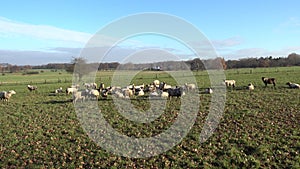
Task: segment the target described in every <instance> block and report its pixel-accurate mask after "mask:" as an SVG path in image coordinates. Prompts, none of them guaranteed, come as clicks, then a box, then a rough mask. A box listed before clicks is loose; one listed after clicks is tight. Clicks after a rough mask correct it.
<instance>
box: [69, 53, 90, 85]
mask: <svg viewBox="0 0 300 169" xmlns="http://www.w3.org/2000/svg"><path fill="white" fill-rule="evenodd" d="M66 71H67V72H69V73H73V74H76V75H77V76H78V78H79V81H81V80H82V77H83V76H84V75H86V74H88V73H90V72H91V71H93V66H90V65H89V64H88V63H86V60H85V59H84V58H81V57H79V58H73V59H72V61H71V64H70V65H69V66H67V67H66Z"/></svg>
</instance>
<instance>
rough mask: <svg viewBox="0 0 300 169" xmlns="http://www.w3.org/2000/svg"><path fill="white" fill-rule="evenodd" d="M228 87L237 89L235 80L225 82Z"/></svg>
mask: <svg viewBox="0 0 300 169" xmlns="http://www.w3.org/2000/svg"><path fill="white" fill-rule="evenodd" d="M224 83H225V85H226V87H229V86H232V87H235V80H224Z"/></svg>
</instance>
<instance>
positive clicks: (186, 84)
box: [184, 83, 196, 91]
mask: <svg viewBox="0 0 300 169" xmlns="http://www.w3.org/2000/svg"><path fill="white" fill-rule="evenodd" d="M184 87H185V88H186V89H187V91H194V90H196V85H195V84H193V83H190V84H188V83H185V84H184Z"/></svg>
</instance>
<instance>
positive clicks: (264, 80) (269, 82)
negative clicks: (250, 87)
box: [261, 77, 276, 88]
mask: <svg viewBox="0 0 300 169" xmlns="http://www.w3.org/2000/svg"><path fill="white" fill-rule="evenodd" d="M261 80H262V81H263V82H264V84H265V87H267V85H268V84H273V86H274V88H275V86H276V80H275V78H267V77H262V78H261Z"/></svg>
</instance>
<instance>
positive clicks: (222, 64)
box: [0, 53, 300, 73]
mask: <svg viewBox="0 0 300 169" xmlns="http://www.w3.org/2000/svg"><path fill="white" fill-rule="evenodd" d="M78 63H80V65H81V66H82V67H81V68H80V69H81V70H84V71H92V70H96V69H98V70H116V69H119V70H153V69H152V68H153V67H160V68H161V70H165V71H171V70H192V71H199V70H206V69H220V68H223V69H234V68H257V67H286V66H300V55H299V54H296V53H291V54H289V55H288V56H287V57H278V58H274V57H272V56H268V57H260V58H245V59H239V60H227V61H225V59H224V58H221V57H218V58H216V59H207V60H200V59H199V58H196V59H193V60H188V61H165V62H156V63H143V64H134V63H125V64H120V63H118V62H110V63H86V61H85V60H84V59H83V58H73V60H72V61H71V62H70V63H49V64H46V65H37V66H30V65H26V66H18V65H10V64H0V72H2V73H7V72H10V73H14V72H20V71H27V70H30V69H59V70H60V69H65V70H66V71H67V72H73V71H74V66H75V64H78ZM155 70H157V69H155Z"/></svg>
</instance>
